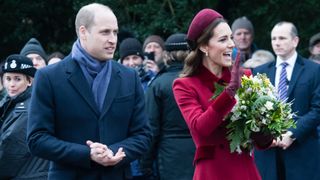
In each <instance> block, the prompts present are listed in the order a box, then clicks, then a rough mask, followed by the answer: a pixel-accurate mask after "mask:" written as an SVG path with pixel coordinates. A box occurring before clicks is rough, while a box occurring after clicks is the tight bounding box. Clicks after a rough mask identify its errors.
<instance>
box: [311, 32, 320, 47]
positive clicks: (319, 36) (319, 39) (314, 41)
mask: <svg viewBox="0 0 320 180" xmlns="http://www.w3.org/2000/svg"><path fill="white" fill-rule="evenodd" d="M318 42H320V33H317V34H315V35H313V36H312V37H311V38H310V41H309V47H313V46H314V45H316V44H317V43H318Z"/></svg>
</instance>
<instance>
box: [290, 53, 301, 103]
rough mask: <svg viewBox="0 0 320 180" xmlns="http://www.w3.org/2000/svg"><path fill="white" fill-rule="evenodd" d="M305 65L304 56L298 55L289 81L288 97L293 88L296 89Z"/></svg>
mask: <svg viewBox="0 0 320 180" xmlns="http://www.w3.org/2000/svg"><path fill="white" fill-rule="evenodd" d="M303 65H304V64H303V61H302V58H301V57H299V56H298V57H297V60H296V63H295V65H294V68H293V71H292V75H291V80H290V82H289V89H288V97H290V94H291V93H292V90H293V89H294V86H295V85H296V83H297V81H298V78H299V76H300V75H301V73H302V71H303V69H304V66H303Z"/></svg>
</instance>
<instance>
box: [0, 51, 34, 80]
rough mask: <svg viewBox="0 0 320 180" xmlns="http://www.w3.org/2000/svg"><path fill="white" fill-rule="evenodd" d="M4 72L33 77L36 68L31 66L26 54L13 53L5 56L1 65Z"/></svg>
mask: <svg viewBox="0 0 320 180" xmlns="http://www.w3.org/2000/svg"><path fill="white" fill-rule="evenodd" d="M2 70H3V72H4V73H6V72H15V73H21V74H25V75H28V76H31V77H34V74H35V72H36V68H34V67H33V64H32V62H31V61H30V59H29V58H27V57H26V56H23V55H20V54H13V55H10V56H8V57H7V59H6V61H5V64H4V66H2Z"/></svg>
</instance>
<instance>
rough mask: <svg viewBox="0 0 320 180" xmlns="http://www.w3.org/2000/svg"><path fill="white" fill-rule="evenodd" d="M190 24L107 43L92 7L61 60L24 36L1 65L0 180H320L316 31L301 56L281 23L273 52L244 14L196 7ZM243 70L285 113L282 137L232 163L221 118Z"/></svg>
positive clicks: (110, 20) (102, 19)
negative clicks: (262, 81)
mask: <svg viewBox="0 0 320 180" xmlns="http://www.w3.org/2000/svg"><path fill="white" fill-rule="evenodd" d="M190 22H191V23H190V25H189V27H188V31H187V32H186V33H181V32H180V33H174V34H172V35H170V36H169V37H168V38H167V39H163V38H162V37H161V36H159V35H155V34H152V35H150V36H148V37H147V38H146V39H145V40H144V42H143V43H141V42H140V41H139V38H137V37H129V38H126V39H124V40H122V41H121V42H118V37H117V34H118V31H119V26H118V21H117V17H116V15H115V14H114V13H113V11H112V9H110V8H109V7H108V6H106V5H103V4H99V3H92V4H88V5H85V6H83V7H81V8H80V10H79V11H78V13H77V15H76V18H75V27H76V35H77V39H76V40H75V42H74V43H73V46H72V50H71V52H70V54H69V55H67V56H66V57H65V56H64V55H63V54H62V53H61V52H53V53H52V54H50V55H49V56H48V55H47V53H46V51H45V50H44V48H43V47H42V45H41V43H40V42H39V41H38V40H37V39H36V38H33V37H32V38H31V39H30V40H29V41H28V42H27V43H26V44H25V45H24V47H22V48H21V51H20V52H17V53H16V54H12V55H10V56H8V57H7V58H6V59H5V60H4V61H3V63H1V67H2V68H1V83H0V85H1V86H0V88H1V92H0V98H1V101H0V116H1V119H0V179H59V180H63V179H66V180H70V179H85V180H88V179H92V180H96V179H112V180H117V179H119V180H120V179H128V180H130V179H131V180H157V179H161V180H189V179H194V180H221V179H225V180H244V179H245V180H261V179H263V180H300V179H310V180H318V179H320V173H319V172H320V144H319V143H320V140H319V136H320V125H319V122H320V118H319V117H320V78H319V77H318V76H317V75H316V74H317V73H319V72H320V65H319V64H320V33H317V34H315V35H314V36H312V37H311V38H310V42H309V51H310V57H309V58H304V57H302V56H301V55H299V53H298V52H297V46H298V44H299V40H300V39H299V33H298V30H297V28H296V26H295V25H294V23H292V22H287V21H281V22H278V23H277V24H275V25H274V27H273V29H272V30H271V34H270V37H271V45H272V50H273V52H271V51H268V50H264V49H259V47H258V46H257V45H256V44H255V42H254V25H253V24H252V22H251V21H250V20H249V19H248V18H247V17H245V16H243V17H239V18H237V19H235V20H234V21H233V23H232V24H231V25H229V24H228V23H227V21H226V20H225V19H224V17H223V16H222V15H221V14H220V13H219V12H217V11H215V10H213V9H202V10H201V11H199V12H198V13H197V14H195V16H194V18H193V19H192V20H190ZM117 44H119V50H118V54H119V59H114V57H115V56H114V55H115V53H116V50H117V49H116V47H117ZM244 71H246V72H247V74H249V75H250V74H251V75H255V74H257V73H265V74H266V75H267V76H268V78H269V79H270V81H271V83H272V84H273V85H274V86H275V88H276V89H277V90H278V91H279V98H284V101H287V102H292V110H293V111H294V112H296V113H297V116H296V117H295V121H296V127H295V128H290V129H288V130H287V131H286V132H284V133H283V134H282V136H281V137H282V138H274V137H273V136H270V135H262V134H255V135H253V136H252V137H251V138H252V141H253V142H254V144H255V149H254V151H252V152H243V153H241V154H238V153H231V151H230V147H229V141H228V139H227V133H228V129H227V125H228V120H227V119H226V117H227V116H228V114H230V112H231V111H232V108H233V107H234V106H235V104H236V103H237V100H236V98H235V95H236V92H237V90H238V89H239V87H240V86H241V77H242V75H243V72H244ZM217 84H218V85H219V86H221V87H223V89H222V90H221V91H220V90H218V88H217V86H216V85H217ZM213 97H214V98H213Z"/></svg>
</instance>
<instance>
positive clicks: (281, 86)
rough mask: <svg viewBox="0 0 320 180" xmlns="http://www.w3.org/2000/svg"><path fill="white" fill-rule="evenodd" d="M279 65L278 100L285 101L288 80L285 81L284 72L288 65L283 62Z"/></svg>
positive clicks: (285, 73)
mask: <svg viewBox="0 0 320 180" xmlns="http://www.w3.org/2000/svg"><path fill="white" fill-rule="evenodd" d="M280 65H281V66H282V69H281V73H280V80H279V86H278V93H279V99H280V100H282V101H285V100H286V99H287V97H288V87H287V85H288V79H287V70H286V67H287V66H288V63H286V62H283V63H281V64H280Z"/></svg>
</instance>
